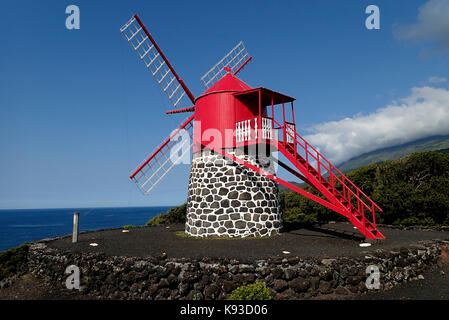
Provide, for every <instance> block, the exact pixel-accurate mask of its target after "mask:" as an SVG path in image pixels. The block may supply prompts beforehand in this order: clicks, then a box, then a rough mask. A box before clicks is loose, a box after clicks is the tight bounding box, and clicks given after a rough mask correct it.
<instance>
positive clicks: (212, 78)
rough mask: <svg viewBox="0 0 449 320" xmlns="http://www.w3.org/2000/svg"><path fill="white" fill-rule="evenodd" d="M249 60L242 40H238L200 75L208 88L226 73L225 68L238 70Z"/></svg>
mask: <svg viewBox="0 0 449 320" xmlns="http://www.w3.org/2000/svg"><path fill="white" fill-rule="evenodd" d="M250 60H251V57H250V56H249V53H248V51H246V48H245V45H244V44H243V41H240V42H239V43H238V44H237V45H236V46H235V47H234V48H233V49H232V50H231V51H230V52H229V53H228V54H227V55H225V56H224V57H223V59H221V60H220V61H218V63H217V64H216V65H214V66H213V67H212V68H211V69H210V70H209V71H208V72H206V73H205V74H204V76H202V77H201V81H203V83H204V85H205V86H206V88H210V87H211V86H213V85H214V83H216V82H217V81H218V80H220V79H221V78H223V77H224V76H225V75H226V70H225V68H226V69H228V70H229V68H230V70H232V71H235V73H234V75H235V74H237V72H239V71H240V70H241V69H242V68H243V66H244V65H246V63H248V62H249V61H250Z"/></svg>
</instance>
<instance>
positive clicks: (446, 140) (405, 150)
mask: <svg viewBox="0 0 449 320" xmlns="http://www.w3.org/2000/svg"><path fill="white" fill-rule="evenodd" d="M440 150H441V151H445V152H448V151H449V136H437V137H430V138H426V139H420V140H417V141H413V142H410V143H406V144H402V145H399V146H394V147H390V148H385V149H380V150H376V151H372V152H368V153H365V154H362V155H361V156H358V157H355V158H352V159H350V160H348V161H346V162H344V163H342V164H340V165H338V166H337V168H338V169H339V170H340V171H341V172H349V171H351V170H354V169H357V168H360V167H363V166H367V165H369V164H373V163H380V162H384V161H390V160H395V159H399V158H403V157H406V156H408V155H410V154H412V153H414V152H422V151H440Z"/></svg>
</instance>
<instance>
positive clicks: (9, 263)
mask: <svg viewBox="0 0 449 320" xmlns="http://www.w3.org/2000/svg"><path fill="white" fill-rule="evenodd" d="M29 248H30V244H29V243H24V244H22V245H20V246H18V247H16V248H13V249H9V250H6V251H3V252H0V281H1V280H3V279H5V278H9V277H11V276H13V275H15V274H16V273H17V272H19V271H20V269H21V268H22V267H23V266H25V265H26V263H27V262H28V250H29Z"/></svg>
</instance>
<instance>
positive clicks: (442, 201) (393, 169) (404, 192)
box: [281, 151, 449, 225]
mask: <svg viewBox="0 0 449 320" xmlns="http://www.w3.org/2000/svg"><path fill="white" fill-rule="evenodd" d="M347 177H348V178H349V179H350V180H352V181H353V182H354V183H355V184H356V185H357V186H358V187H359V188H360V189H361V190H362V191H363V192H365V193H366V194H367V195H368V196H369V197H371V199H373V201H374V202H376V203H377V204H378V205H379V206H380V207H381V208H382V209H383V211H384V212H383V213H379V214H378V215H376V219H377V222H379V223H386V224H395V225H449V153H442V152H435V151H428V152H419V153H413V154H411V155H410V156H408V157H406V158H402V159H398V160H393V161H388V162H384V163H381V164H371V165H368V166H364V167H362V168H359V169H357V170H353V171H351V172H349V173H348V174H347ZM305 189H306V190H307V191H309V192H312V193H315V194H317V195H318V193H316V192H315V191H314V190H312V188H311V187H306V188H305ZM281 202H282V206H283V211H284V220H285V221H287V222H292V223H316V222H325V221H329V220H344V218H343V217H342V216H341V215H339V214H337V213H335V212H333V211H331V210H329V209H326V208H324V207H323V206H321V205H319V204H317V203H315V202H313V201H311V200H309V199H307V198H305V197H303V196H301V195H299V194H297V193H295V192H293V191H290V192H284V193H282V194H281Z"/></svg>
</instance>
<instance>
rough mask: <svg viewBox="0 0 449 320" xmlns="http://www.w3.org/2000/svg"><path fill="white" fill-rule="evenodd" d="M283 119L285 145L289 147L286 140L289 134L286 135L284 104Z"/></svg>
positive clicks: (283, 109)
mask: <svg viewBox="0 0 449 320" xmlns="http://www.w3.org/2000/svg"><path fill="white" fill-rule="evenodd" d="M282 119H283V121H284V123H283V127H284V130H283V132H284V133H283V139H284V144H285V145H287V140H286V138H287V134H286V129H285V104H284V103H282Z"/></svg>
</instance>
